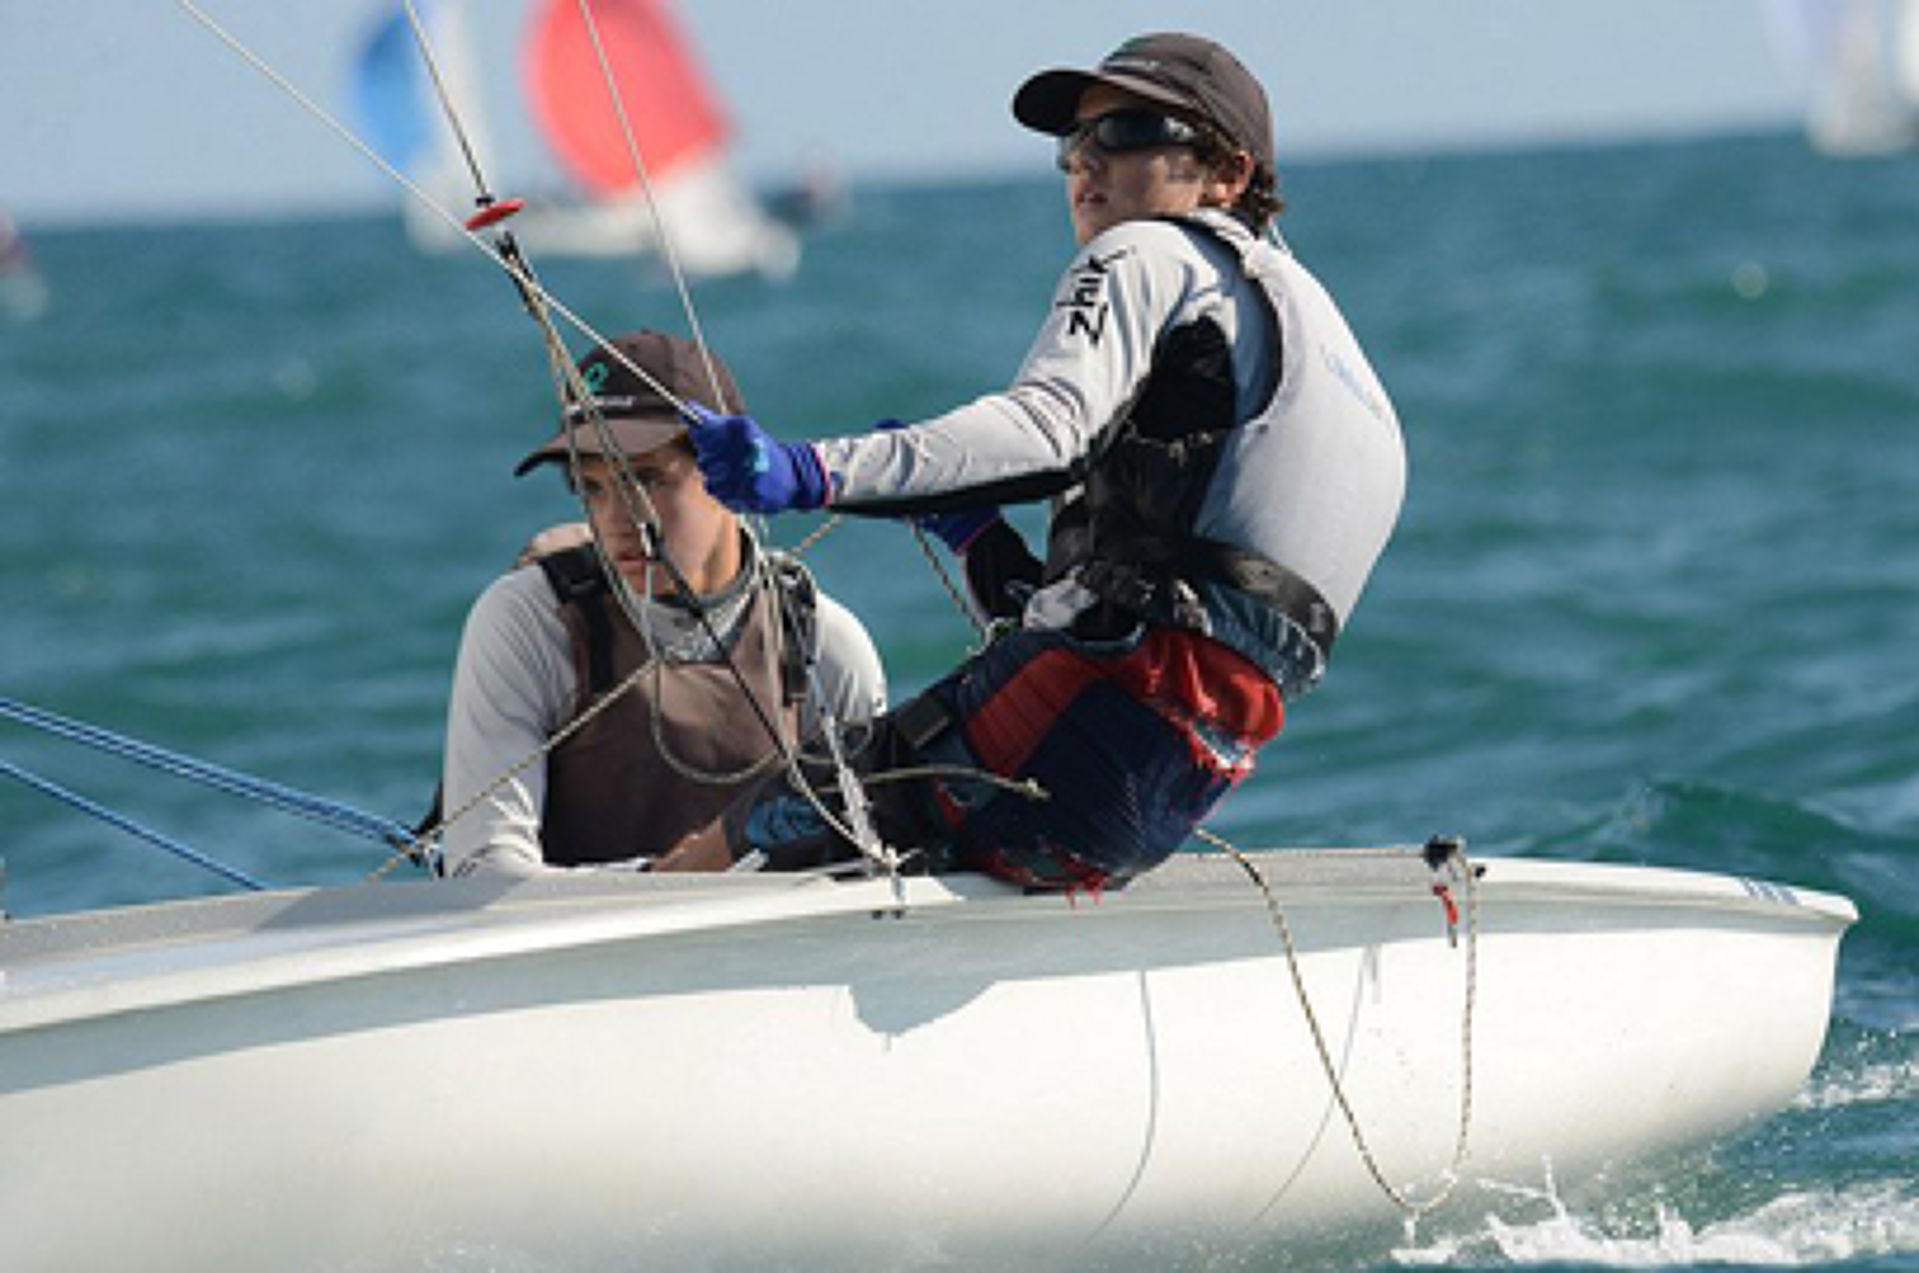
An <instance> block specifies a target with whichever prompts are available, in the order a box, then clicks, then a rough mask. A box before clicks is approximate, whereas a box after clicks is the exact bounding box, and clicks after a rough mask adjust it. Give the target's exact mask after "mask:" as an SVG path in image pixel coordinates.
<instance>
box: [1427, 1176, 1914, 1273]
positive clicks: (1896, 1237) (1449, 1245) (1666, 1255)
mask: <svg viewBox="0 0 1919 1273" xmlns="http://www.w3.org/2000/svg"><path fill="white" fill-rule="evenodd" d="M1500 1190H1501V1191H1502V1192H1507V1193H1510V1194H1512V1195H1515V1196H1519V1197H1523V1198H1525V1199H1526V1200H1528V1201H1531V1202H1534V1203H1537V1204H1539V1205H1540V1206H1542V1207H1544V1209H1545V1212H1546V1214H1544V1215H1543V1216H1540V1217H1539V1218H1536V1219H1527V1220H1520V1221H1512V1220H1506V1219H1502V1218H1501V1217H1499V1216H1497V1215H1489V1216H1487V1217H1486V1220H1485V1222H1484V1226H1483V1227H1482V1228H1481V1229H1479V1230H1478V1231H1476V1232H1470V1233H1467V1234H1465V1235H1458V1236H1446V1237H1442V1238H1438V1239H1435V1240H1434V1241H1432V1242H1430V1243H1428V1244H1425V1245H1416V1246H1412V1247H1408V1248H1404V1249H1401V1250H1397V1251H1395V1252H1394V1253H1393V1260H1394V1262H1395V1263H1397V1264H1401V1265H1405V1266H1409V1267H1476V1266H1482V1265H1492V1266H1497V1267H1507V1266H1513V1265H1555V1266H1559V1265H1582V1266H1588V1267H1593V1268H1678V1267H1692V1266H1702V1265H1703V1266H1713V1267H1724V1266H1756V1267H1762V1268H1775V1267H1805V1266H1810V1265H1823V1264H1833V1263H1839V1262H1846V1261H1855V1260H1868V1259H1871V1260H1876V1259H1881V1258H1886V1257H1899V1256H1916V1257H1919V1184H1915V1183H1914V1182H1913V1181H1911V1180H1886V1179H1881V1180H1871V1181H1860V1182H1857V1183H1853V1184H1849V1185H1844V1186H1839V1187H1831V1188H1814V1189H1805V1190H1788V1191H1785V1192H1782V1193H1780V1194H1778V1195H1777V1196H1775V1197H1772V1198H1770V1199H1768V1200H1766V1201H1765V1202H1763V1203H1761V1204H1760V1205H1758V1206H1756V1207H1753V1208H1751V1209H1750V1210H1745V1211H1741V1212H1739V1213H1738V1214H1735V1215H1732V1216H1729V1217H1726V1218H1724V1219H1717V1220H1711V1221H1704V1222H1696V1221H1693V1220H1689V1219H1688V1218H1687V1217H1686V1216H1685V1215H1683V1214H1681V1213H1680V1212H1679V1211H1678V1210H1676V1209H1675V1208H1674V1206H1673V1205H1672V1204H1670V1203H1669V1202H1667V1201H1664V1200H1659V1199H1655V1200H1653V1201H1652V1203H1651V1207H1650V1214H1649V1215H1643V1216H1631V1217H1622V1216H1621V1214H1620V1213H1621V1212H1623V1211H1627V1210H1629V1209H1631V1208H1629V1207H1628V1206H1626V1205H1620V1204H1615V1205H1613V1206H1609V1207H1607V1208H1605V1209H1602V1210H1599V1211H1595V1212H1586V1211H1582V1210H1578V1209H1575V1208H1572V1207H1569V1206H1568V1205H1567V1204H1566V1203H1565V1202H1563V1201H1561V1200H1560V1199H1559V1198H1558V1197H1557V1196H1556V1195H1554V1194H1553V1193H1552V1192H1551V1191H1550V1190H1538V1189H1524V1188H1517V1187H1513V1186H1502V1187H1500Z"/></svg>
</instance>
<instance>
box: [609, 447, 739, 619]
mask: <svg viewBox="0 0 1919 1273" xmlns="http://www.w3.org/2000/svg"><path fill="white" fill-rule="evenodd" d="M626 469H627V471H628V472H629V473H630V474H631V475H632V477H633V481H634V483H635V484H636V485H638V486H639V487H640V488H641V489H642V490H644V491H645V492H646V499H647V501H650V502H651V504H652V506H653V512H654V513H655V514H656V515H657V516H658V517H659V520H660V529H661V532H662V537H663V538H664V540H665V543H666V551H667V553H668V554H669V555H670V556H671V557H672V558H673V561H674V563H675V564H676V565H678V566H679V568H680V570H681V571H682V572H683V573H684V574H685V575H686V577H687V582H688V583H690V584H691V585H692V586H693V590H694V591H695V592H701V593H706V592H716V591H718V590H719V589H721V588H723V587H725V586H726V585H727V584H728V583H731V582H732V577H731V575H726V577H724V578H716V577H715V575H716V574H721V573H724V568H723V565H722V564H721V563H723V562H724V561H725V560H727V559H729V557H730V550H731V548H732V546H733V545H734V544H735V543H736V542H737V536H738V533H739V532H738V523H737V521H736V519H735V518H734V516H733V514H731V513H729V512H727V510H726V509H725V508H724V507H722V506H721V504H720V503H719V501H717V500H715V499H714V498H713V497H712V496H711V495H709V494H707V492H706V484H705V483H704V482H703V481H701V479H700V470H699V466H698V465H697V464H696V463H694V460H693V456H692V455H691V453H689V452H688V451H687V449H686V448H685V447H683V446H681V445H679V444H678V443H672V444H669V445H667V446H663V447H660V448H658V449H656V450H652V451H647V452H645V453H644V454H641V455H636V456H633V457H632V458H630V459H629V460H627V462H626ZM578 482H579V493H580V498H581V501H582V502H583V503H584V504H585V505H586V514H587V516H588V517H589V518H591V519H592V522H593V532H594V534H595V536H596V537H597V538H598V539H599V542H600V548H601V551H603V552H604V553H605V554H606V556H607V559H608V561H609V562H610V563H611V564H612V566H613V568H614V569H616V570H618V571H619V572H620V575H621V577H622V578H624V579H625V580H626V582H627V583H628V584H629V585H631V586H632V587H633V588H634V589H635V590H637V591H642V592H645V591H651V592H652V593H653V594H654V595H656V596H661V595H667V594H670V593H671V591H672V587H673V585H672V581H671V580H670V578H668V576H667V574H666V572H665V569H664V568H663V567H661V566H659V565H658V564H657V563H655V562H653V561H652V560H651V559H650V558H649V557H648V556H647V555H646V549H645V542H646V541H645V537H644V536H643V535H642V534H641V533H640V528H639V519H640V518H642V517H644V516H645V515H646V503H645V502H643V501H642V500H641V499H640V496H639V494H638V492H636V491H633V490H631V489H630V488H629V489H626V490H622V489H621V481H620V476H619V473H618V471H617V470H616V469H615V468H614V466H612V465H611V464H608V463H607V462H606V461H605V460H603V459H601V458H599V457H598V456H590V455H583V456H581V457H580V467H579V476H578ZM649 575H650V576H651V578H650V579H649V578H648V576H649Z"/></svg>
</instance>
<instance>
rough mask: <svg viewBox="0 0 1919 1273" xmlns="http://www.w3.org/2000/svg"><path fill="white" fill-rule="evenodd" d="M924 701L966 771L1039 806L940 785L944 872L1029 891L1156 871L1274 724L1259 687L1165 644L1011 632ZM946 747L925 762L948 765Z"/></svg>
mask: <svg viewBox="0 0 1919 1273" xmlns="http://www.w3.org/2000/svg"><path fill="white" fill-rule="evenodd" d="M932 692H934V693H936V694H938V695H939V697H940V698H941V700H942V701H943V702H944V703H945V704H946V706H947V708H948V709H949V711H951V713H952V714H953V716H954V717H955V718H956V719H957V721H958V722H959V724H958V729H957V731H956V732H957V734H958V736H959V740H960V741H961V742H963V746H964V750H965V752H966V761H970V763H972V764H974V765H977V766H978V767H979V768H981V769H984V770H986V771H988V772H990V773H993V774H996V775H999V776H1000V777H1002V778H1006V779H1011V780H1014V781H1016V782H1021V781H1026V782H1031V783H1032V784H1035V785H1036V786H1037V787H1038V788H1039V790H1040V791H1041V792H1043V793H1044V798H1041V799H1034V798H1032V797H1030V796H1028V795H1025V794H1022V793H1020V792H1018V791H1011V790H1007V789H1006V788H1005V787H1004V786H1001V785H998V784H992V783H986V782H980V781H977V780H974V781H968V780H964V779H948V780H944V781H942V782H941V783H940V784H939V788H938V791H937V793H936V797H935V798H936V800H937V802H938V804H939V807H940V812H941V814H942V816H943V819H944V821H945V823H946V826H947V830H948V835H949V836H950V838H951V843H950V846H949V848H948V852H949V854H950V856H949V859H948V862H947V866H948V867H949V869H954V868H956V869H961V870H978V871H984V872H987V873H988V874H991V875H996V876H999V877H1000V878H1002V879H1007V880H1011V881H1013V882H1015V883H1019V884H1024V885H1027V886H1030V887H1038V888H1064V889H1079V888H1086V889H1093V890H1097V889H1099V888H1101V887H1103V886H1105V885H1106V884H1109V883H1123V882H1125V881H1126V880H1128V879H1131V878H1132V877H1133V876H1136V875H1138V874H1140V873H1142V872H1144V871H1147V870H1150V869H1151V868H1153V867H1155V866H1157V865H1159V863H1161V862H1162V861H1164V860H1165V859H1166V857H1167V856H1168V855H1170V854H1171V853H1172V852H1173V851H1174V850H1175V849H1177V848H1178V847H1179V846H1180V844H1181V843H1183V842H1184V841H1185V839H1186V837H1187V836H1188V835H1190V834H1191V833H1192V831H1193V829H1194V827H1196V826H1197V825H1198V824H1199V823H1200V821H1201V820H1202V819H1204V818H1205V817H1206V815H1207V813H1208V812H1210V811H1211V810H1212V808H1213V806H1214V805H1215V804H1216V803H1218V801H1219V799H1220V798H1221V797H1222V796H1224V795H1225V794H1226V793H1227V792H1228V791H1229V790H1231V789H1232V788H1233V787H1234V786H1235V785H1236V784H1237V783H1238V782H1239V781H1240V779H1242V778H1244V777H1245V776H1246V775H1247V774H1248V773H1250V772H1252V768H1253V755H1254V753H1255V752H1256V751H1257V750H1258V748H1259V747H1260V746H1261V745H1263V744H1264V743H1266V742H1268V741H1269V740H1271V739H1272V738H1273V737H1274V736H1275V735H1277V734H1278V733H1279V731H1280V727H1281V725H1282V724H1283V723H1284V708H1283V706H1282V704H1281V699H1280V694H1279V690H1278V688H1277V687H1276V686H1275V685H1274V684H1273V682H1272V681H1271V679H1269V678H1268V677H1266V676H1265V675H1264V674H1262V673H1261V672H1260V671H1259V669H1258V668H1256V667H1255V666H1254V665H1253V664H1252V663H1250V662H1249V661H1247V660H1246V659H1245V658H1243V657H1241V656H1240V655H1238V654H1236V653H1234V652H1233V651H1231V650H1229V649H1227V648H1226V647H1225V646H1223V645H1220V644H1219V643H1217V642H1215V641H1212V640H1210V639H1209V638H1207V637H1204V636H1201V635H1199V634H1198V633H1194V632H1187V631H1182V630H1177V629H1164V628H1155V629H1148V630H1146V632H1145V633H1144V634H1143V635H1141V636H1136V637H1134V638H1133V639H1131V640H1125V641H1110V642H1087V641H1082V640H1078V639H1075V638H1073V637H1071V636H1069V635H1067V634H1066V633H1062V632H1050V631H1032V630H1024V629H1023V630H1020V631H1016V632H1013V633H1011V634H1009V635H1007V636H1005V637H1002V638H1001V639H1000V640H999V641H997V642H995V643H994V644H993V645H991V646H989V647H988V648H987V649H986V650H985V651H983V652H982V653H981V654H980V655H978V656H977V657H976V658H974V659H973V660H972V661H971V662H969V663H968V664H967V665H966V666H965V667H962V668H960V669H959V670H958V671H957V672H955V673H954V674H953V675H952V676H950V677H948V678H947V679H946V680H945V681H944V682H942V683H940V684H939V685H937V686H935V687H934V689H933V691H932ZM943 741H945V742H946V744H947V745H946V746H944V747H941V746H938V745H935V746H934V748H932V749H931V750H934V751H947V752H949V753H950V752H951V751H952V750H953V745H952V741H951V740H950V739H949V740H943ZM933 758H934V757H932V756H929V757H928V759H933ZM940 759H959V758H958V757H950V756H949V757H940ZM962 763H965V762H962Z"/></svg>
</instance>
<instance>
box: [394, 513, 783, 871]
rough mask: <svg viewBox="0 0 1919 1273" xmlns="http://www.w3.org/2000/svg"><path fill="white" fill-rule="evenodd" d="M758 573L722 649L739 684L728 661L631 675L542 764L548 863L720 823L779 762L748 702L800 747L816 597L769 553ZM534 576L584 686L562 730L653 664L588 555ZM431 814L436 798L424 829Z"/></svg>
mask: <svg viewBox="0 0 1919 1273" xmlns="http://www.w3.org/2000/svg"><path fill="white" fill-rule="evenodd" d="M762 561H763V564H764V566H765V568H766V570H767V572H768V574H769V576H770V582H771V586H770V587H762V588H756V589H755V590H754V596H753V600H752V603H751V604H750V605H749V606H748V607H747V612H746V615H745V617H744V618H743V619H742V620H741V621H740V623H739V624H738V626H737V627H736V628H735V629H734V631H733V632H732V633H731V635H730V636H729V637H728V645H729V654H730V658H731V661H732V663H733V665H734V667H736V668H737V669H738V672H739V675H738V677H736V676H735V675H734V673H733V672H732V671H729V670H728V668H727V665H726V662H725V661H706V660H687V661H677V660H670V661H668V662H666V663H665V664H664V665H662V666H659V667H656V668H654V669H653V670H654V672H655V673H657V674H656V675H641V676H639V677H638V678H637V679H636V680H635V682H634V683H633V684H632V685H630V686H628V687H627V688H626V689H625V691H623V692H622V693H621V695H620V697H619V698H618V699H616V700H614V701H613V702H611V703H609V704H607V705H606V706H605V707H603V708H601V709H600V710H599V712H598V714H597V715H595V716H594V717H593V719H591V720H589V721H587V722H586V723H585V724H584V725H582V726H580V727H579V728H578V729H577V730H575V731H573V733H571V734H570V735H568V736H567V737H566V738H565V739H563V740H562V741H561V742H560V743H559V744H558V745H557V746H555V747H554V748H553V749H552V751H550V752H549V753H548V754H547V757H546V766H547V791H546V802H545V808H544V809H543V810H542V813H541V819H540V847H541V856H542V857H543V858H544V860H545V861H546V862H547V863H548V864H549V865H553V866H583V865H589V864H593V863H598V862H614V861H620V860H622V859H625V858H631V857H634V856H638V855H647V856H657V855H658V854H661V853H664V852H666V851H667V850H668V849H670V848H672V847H673V846H674V845H675V844H676V843H678V842H679V840H680V839H681V838H682V837H683V836H685V835H686V834H687V833H688V832H690V831H694V830H697V829H698V828H700V827H702V826H705V825H706V824H708V823H709V822H711V821H712V820H713V819H714V818H716V817H718V816H719V814H720V812H721V811H722V810H723V809H725V808H726V806H727V805H728V804H730V803H731V802H732V801H733V800H734V799H735V798H736V797H738V796H739V795H740V793H741V792H743V791H745V790H746V789H747V788H749V787H751V786H752V785H753V784H754V783H755V782H757V781H758V780H759V779H760V778H761V776H762V775H763V774H764V773H765V771H766V770H767V768H768V766H769V765H771V764H773V763H774V762H775V760H776V759H777V754H778V752H777V748H775V746H774V744H773V740H772V739H771V738H769V737H768V736H767V732H766V726H765V725H764V724H763V723H762V722H761V718H760V716H759V714H758V713H756V712H754V711H752V710H750V708H748V707H747V706H746V705H745V703H744V697H743V696H744V695H745V694H746V693H748V692H750V693H752V694H753V695H754V696H755V698H757V699H758V701H759V702H760V703H761V704H763V705H765V706H767V707H768V708H769V709H773V711H772V714H773V715H774V716H775V719H776V721H777V723H778V725H779V726H780V728H781V730H782V732H783V733H784V735H785V736H786V737H787V738H789V739H791V738H795V737H797V736H798V725H799V709H800V704H801V703H802V702H804V700H805V698H806V694H807V661H808V659H809V658H810V657H811V652H812V649H813V645H814V639H815V634H816V626H817V622H816V611H817V609H818V600H819V594H818V592H817V591H816V589H815V588H814V585H813V579H812V576H810V575H809V574H807V572H806V569H805V568H804V567H803V566H801V565H800V564H799V563H798V562H797V561H795V560H794V559H792V558H791V557H788V556H787V555H785V554H784V553H774V552H769V553H766V554H764V556H763V558H762ZM539 566H540V570H541V571H542V573H544V574H545V576H546V580H547V583H548V584H549V585H550V586H551V587H552V589H553V593H554V595H555V597H557V598H558V600H559V617H560V622H561V624H562V625H563V626H564V627H565V628H566V631H567V636H568V638H569V640H570V643H571V646H572V657H573V670H574V678H575V683H576V684H577V685H578V687H579V688H578V690H577V691H576V693H575V696H574V703H573V709H572V712H571V714H570V715H569V716H568V718H567V720H566V721H565V722H562V726H564V725H566V724H570V723H572V722H573V721H575V720H578V719H579V718H580V717H581V716H582V715H584V714H585V713H586V711H587V710H588V708H590V707H592V706H594V705H595V703H596V702H597V701H598V700H599V699H600V698H602V697H603V696H604V695H606V694H607V693H609V692H610V691H612V690H613V689H615V688H617V687H618V686H620V685H621V684H622V683H624V682H625V681H626V680H627V679H628V678H629V677H632V676H633V674H634V673H635V672H636V671H639V670H640V669H642V668H646V667H647V666H648V665H649V663H650V662H652V656H651V654H650V652H649V651H648V649H647V646H646V642H645V641H644V640H643V639H642V638H641V636H640V633H639V631H638V630H637V629H636V628H635V627H634V626H633V622H632V621H631V620H630V619H629V618H627V616H626V614H625V612H624V611H623V610H622V609H621V608H620V603H619V599H618V598H617V597H616V596H614V594H613V589H612V587H611V586H610V585H609V584H608V582H607V578H606V574H605V572H604V570H603V569H602V567H601V565H600V561H599V557H598V556H597V555H596V554H595V552H594V550H593V549H592V547H591V546H586V545H583V546H581V547H578V548H572V549H568V550H566V551H564V552H558V553H554V554H551V555H550V556H546V557H542V558H540V559H539ZM748 568H749V569H751V568H753V567H751V566H749V567H748ZM742 680H744V682H745V688H744V689H743V688H742V686H741V681H742ZM440 816H441V797H440V796H439V795H437V794H436V795H435V797H434V807H433V811H432V812H431V813H430V814H429V815H428V817H427V820H426V821H425V822H423V823H421V827H422V828H424V827H427V826H430V825H432V824H434V823H436V822H438V820H439V818H440Z"/></svg>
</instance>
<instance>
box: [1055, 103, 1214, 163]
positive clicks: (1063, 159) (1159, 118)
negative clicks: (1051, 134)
mask: <svg viewBox="0 0 1919 1273" xmlns="http://www.w3.org/2000/svg"><path fill="white" fill-rule="evenodd" d="M1198 140H1199V129H1197V128H1195V127H1193V126H1192V125H1191V124H1189V123H1187V122H1186V121H1185V120H1183V119H1174V118H1173V117H1172V116H1171V115H1161V114H1159V113H1158V112H1156V111H1149V110H1140V109H1138V108H1137V107H1133V108H1129V109H1126V110H1116V111H1107V112H1106V113H1105V114H1104V115H1096V116H1094V117H1093V118H1092V119H1082V120H1080V121H1079V122H1078V123H1076V124H1074V125H1073V127H1072V130H1071V131H1070V132H1067V133H1063V134H1061V136H1060V139H1059V167H1060V171H1061V172H1064V171H1066V169H1067V166H1068V164H1069V163H1070V161H1071V160H1072V158H1073V156H1074V155H1075V154H1077V153H1078V152H1079V148H1080V147H1081V146H1083V145H1085V144H1086V143H1087V142H1091V143H1092V144H1093V145H1094V146H1095V147H1096V148H1098V149H1099V150H1100V151H1101V152H1102V153H1105V154H1108V155H1123V154H1125V153H1127V152H1128V151H1133V150H1152V149H1154V148H1155V147H1158V146H1190V145H1192V144H1193V143H1194V142H1196V141H1198Z"/></svg>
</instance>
